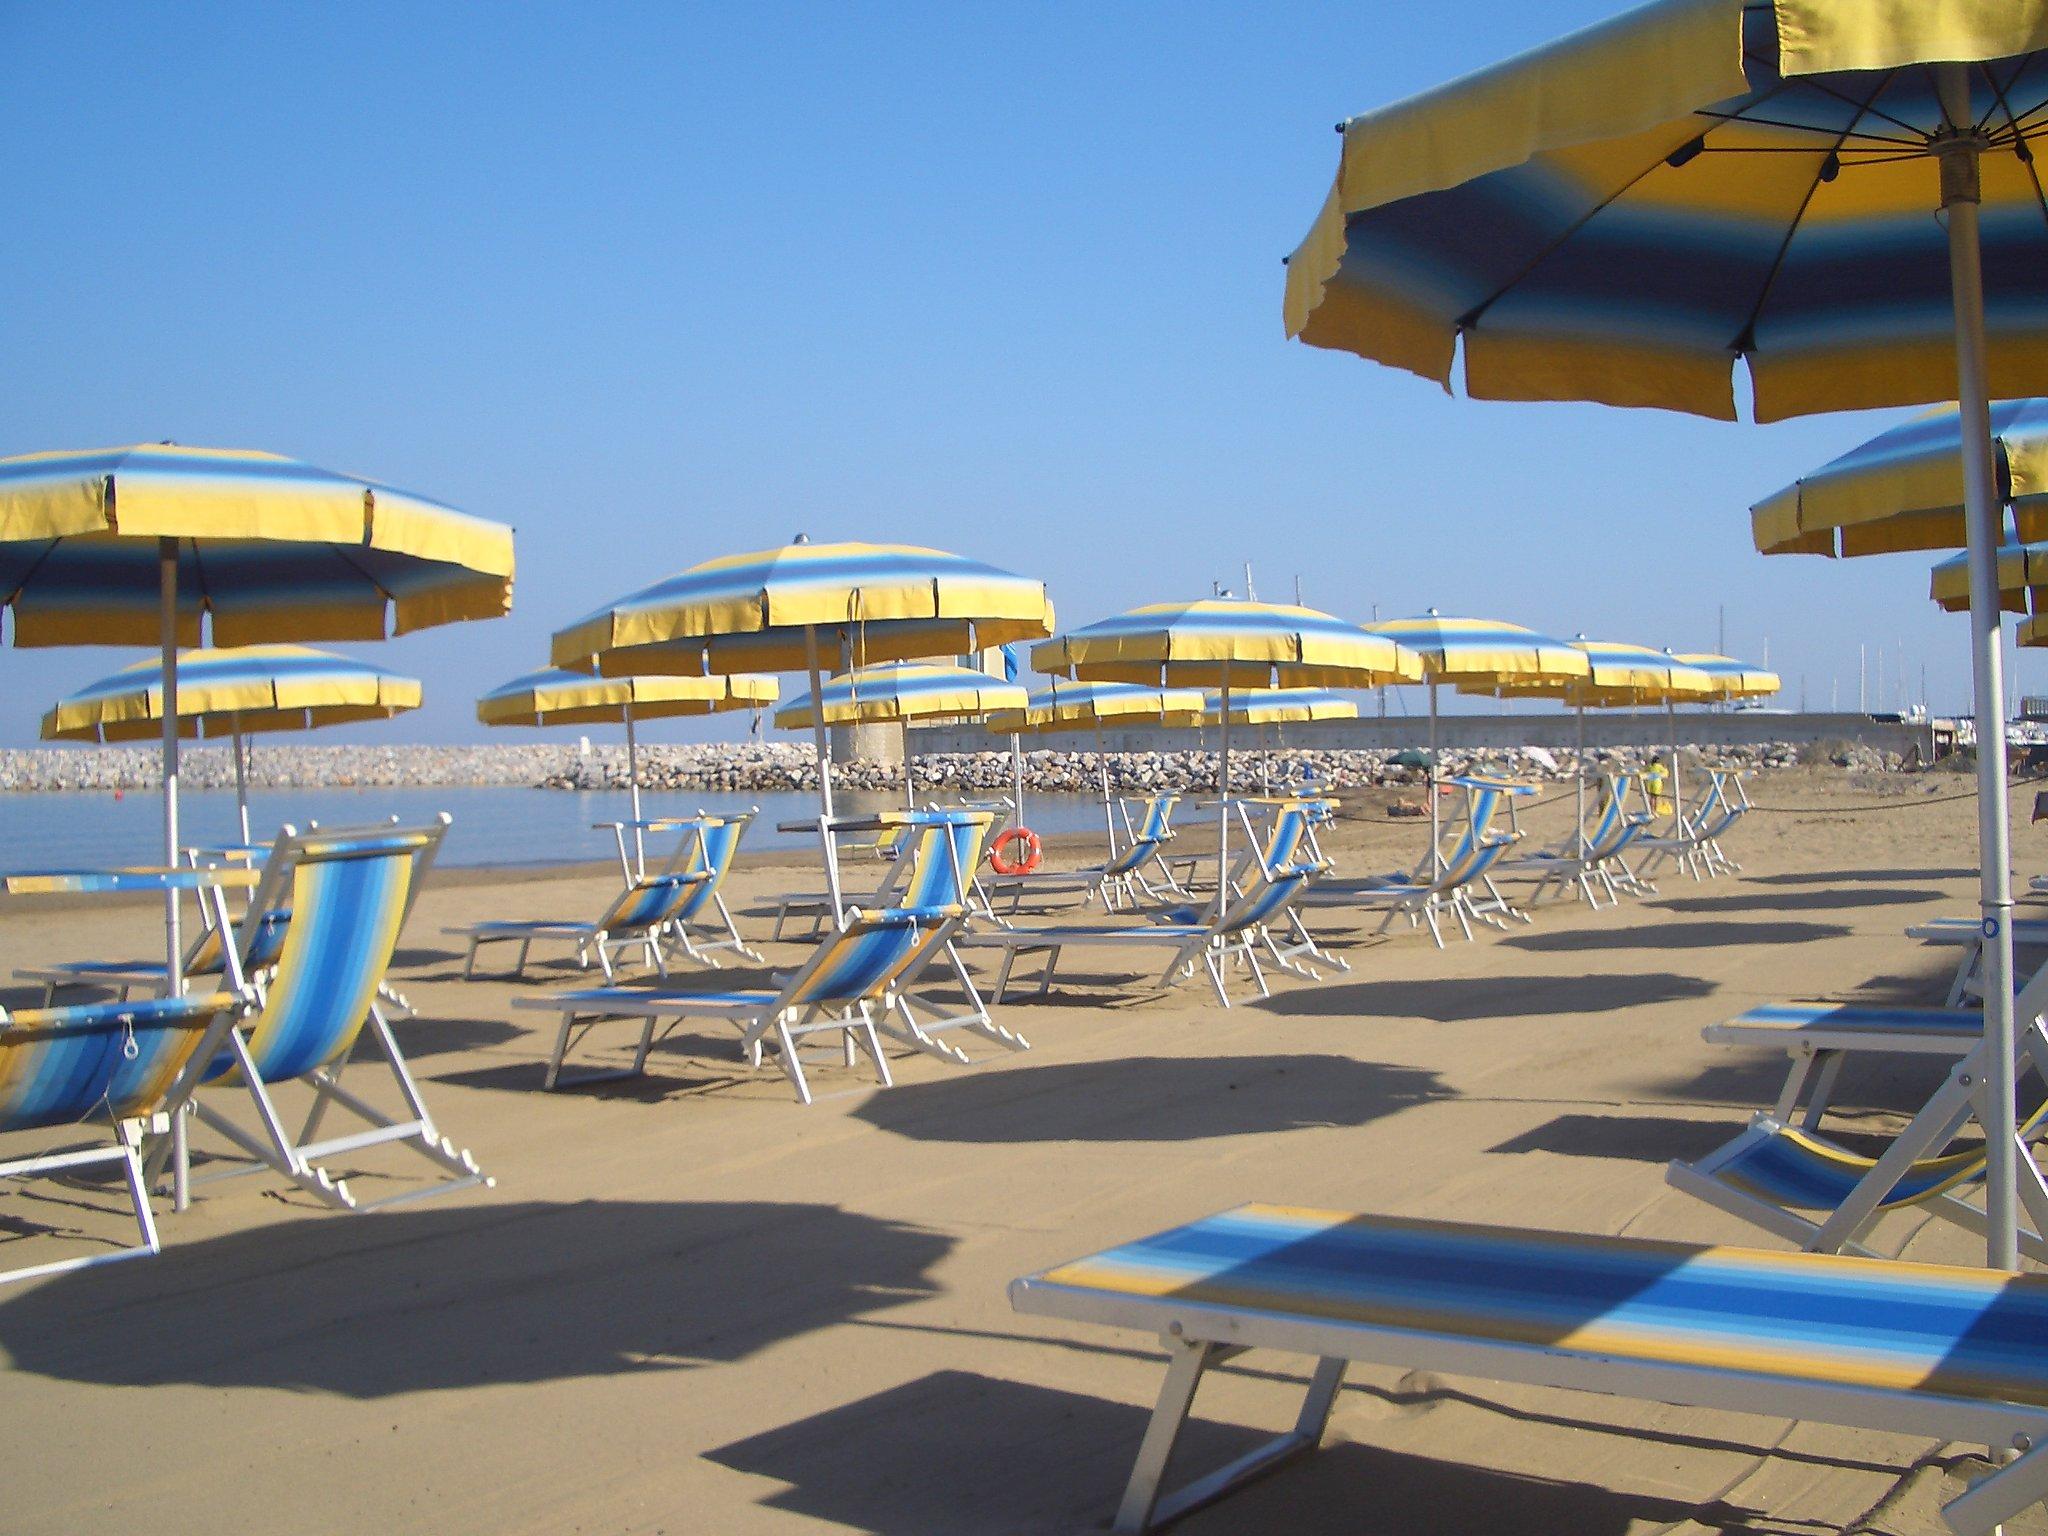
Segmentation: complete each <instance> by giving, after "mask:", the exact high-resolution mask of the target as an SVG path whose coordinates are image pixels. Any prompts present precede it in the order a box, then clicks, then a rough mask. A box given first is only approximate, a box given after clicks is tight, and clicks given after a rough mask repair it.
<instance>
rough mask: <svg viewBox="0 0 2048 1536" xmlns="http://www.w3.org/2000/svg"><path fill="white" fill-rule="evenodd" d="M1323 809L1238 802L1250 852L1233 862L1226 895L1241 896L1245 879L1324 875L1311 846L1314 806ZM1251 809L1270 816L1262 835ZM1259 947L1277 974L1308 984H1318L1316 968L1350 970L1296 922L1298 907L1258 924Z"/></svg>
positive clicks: (1298, 803)
mask: <svg viewBox="0 0 2048 1536" xmlns="http://www.w3.org/2000/svg"><path fill="white" fill-rule="evenodd" d="M1329 804H1330V802H1327V801H1322V802H1318V801H1315V800H1290V799H1260V800H1256V801H1247V802H1244V803H1241V804H1240V805H1239V807H1238V812H1239V820H1240V822H1241V823H1242V825H1243V826H1244V829H1245V832H1246V836H1247V841H1248V842H1249V844H1250V847H1251V850H1252V851H1251V852H1250V853H1249V854H1247V855H1245V856H1244V857H1243V858H1241V859H1239V860H1238V862H1237V865H1236V867H1235V868H1234V869H1233V870H1232V872H1231V879H1230V891H1231V894H1232V895H1233V896H1240V895H1242V894H1244V891H1245V889H1246V887H1247V882H1248V880H1249V879H1251V878H1254V877H1256V878H1262V879H1267V880H1271V879H1274V878H1276V877H1278V876H1282V875H1285V874H1286V873H1287V872H1288V871H1290V870H1293V869H1297V868H1302V867H1306V866H1313V868H1314V872H1315V876H1316V878H1318V879H1320V878H1321V877H1322V876H1324V875H1326V874H1328V873H1329V869H1330V864H1329V860H1327V859H1325V858H1324V857H1323V851H1322V849H1321V847H1320V846H1318V844H1317V842H1316V835H1315V828H1316V823H1317V820H1318V818H1319V806H1326V805H1329ZM1254 809H1257V810H1262V811H1265V812H1269V813H1270V815H1269V816H1268V818H1267V824H1266V827H1265V830H1264V833H1263V835H1261V833H1260V830H1259V829H1258V827H1257V826H1256V825H1255V824H1254V822H1253V819H1252V812H1253V810H1254ZM1321 819H1322V820H1324V821H1327V820H1328V819H1329V818H1328V815H1327V814H1322V815H1321ZM1259 942H1260V947H1261V948H1262V949H1263V950H1264V951H1265V953H1266V955H1267V957H1268V958H1269V959H1270V960H1272V962H1273V963H1274V964H1275V965H1276V966H1278V967H1279V968H1280V969H1281V970H1284V971H1292V972H1294V974H1296V975H1297V976H1304V977H1306V978H1307V979H1308V980H1310V981H1320V980H1322V973H1321V972H1319V971H1318V970H1316V968H1315V967H1316V966H1318V965H1323V966H1328V967H1329V968H1330V969H1331V970H1333V971H1348V970H1350V969H1351V963H1350V962H1349V961H1348V960H1345V959H1343V958H1342V957H1341V956H1339V955H1334V954H1332V953H1331V952H1330V951H1329V950H1327V949H1325V948H1324V947H1323V946H1322V945H1321V944H1319V943H1318V942H1317V941H1316V939H1315V936H1314V935H1313V934H1311V933H1310V932H1309V930H1308V925H1307V924H1306V923H1305V922H1303V921H1302V917H1301V906H1300V903H1299V902H1291V903H1289V904H1288V905H1286V906H1284V907H1282V908H1281V909H1280V910H1279V911H1278V913H1276V914H1275V917H1274V920H1272V921H1269V922H1266V923H1263V924H1261V925H1260V929H1259Z"/></svg>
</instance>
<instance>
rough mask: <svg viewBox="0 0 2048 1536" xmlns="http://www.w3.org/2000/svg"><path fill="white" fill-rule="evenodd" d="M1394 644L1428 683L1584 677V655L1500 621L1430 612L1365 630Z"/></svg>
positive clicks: (1544, 636) (1574, 648)
mask: <svg viewBox="0 0 2048 1536" xmlns="http://www.w3.org/2000/svg"><path fill="white" fill-rule="evenodd" d="M1365 627H1366V628H1367V629H1368V630H1369V631H1370V632H1371V633H1373V634H1375V635H1385V636H1387V637H1388V638H1389V639H1392V640H1397V641H1399V642H1400V643H1401V644H1402V645H1404V646H1406V647H1407V648H1408V649H1409V650H1411V651H1413V652H1415V654H1416V655H1418V656H1420V657H1421V658H1422V672H1423V676H1424V677H1425V678H1426V679H1427V680H1428V681H1430V682H1433V683H1434V682H1448V683H1455V682H1457V681H1459V680H1461V679H1473V678H1499V679H1502V680H1512V679H1516V678H1531V679H1538V680H1542V679H1551V680H1558V681H1567V680H1570V679H1572V678H1583V677H1585V676H1586V674H1587V672H1588V670H1589V668H1590V664H1589V663H1588V662H1587V660H1586V653H1585V652H1584V651H1582V650H1580V649H1578V648H1577V647H1576V646H1572V645H1567V644H1566V643H1565V642H1564V641H1562V640H1553V639H1551V638H1550V636H1548V635H1540V634H1538V633H1537V632H1536V631H1535V630H1533V629H1524V628H1523V627H1522V626H1521V625H1519V624H1505V623H1502V622H1501V621H1499V620H1498V619H1458V618H1446V617H1445V616H1444V615H1442V614H1440V613H1438V612H1437V611H1436V610H1435V609H1434V608H1432V609H1430V611H1429V612H1428V613H1426V614H1423V615H1421V616H1420V617H1417V618H1412V619H1386V620H1382V621H1381V622H1379V623H1377V624H1368V625H1366V626H1365Z"/></svg>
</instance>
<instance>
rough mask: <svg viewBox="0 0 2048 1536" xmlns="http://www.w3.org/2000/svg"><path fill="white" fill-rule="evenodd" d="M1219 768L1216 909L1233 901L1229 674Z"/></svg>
mask: <svg viewBox="0 0 2048 1536" xmlns="http://www.w3.org/2000/svg"><path fill="white" fill-rule="evenodd" d="M1219 757H1220V762H1219V764H1218V766H1217V769H1216V803H1217V805H1218V806H1219V807H1220V810H1219V811H1218V814H1217V819H1216V910H1217V911H1218V912H1221V911H1222V910H1223V909H1224V907H1226V906H1227V905H1229V902H1230V671H1229V669H1228V668H1225V669H1224V673H1223V750H1222V751H1221V753H1220V754H1219Z"/></svg>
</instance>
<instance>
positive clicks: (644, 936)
mask: <svg viewBox="0 0 2048 1536" xmlns="http://www.w3.org/2000/svg"><path fill="white" fill-rule="evenodd" d="M709 880H710V875H709V874H708V872H705V871H701V870H700V871H694V872H687V873H685V872H681V871H672V872H665V873H662V874H656V875H643V876H641V877H640V878H639V879H637V880H634V881H633V882H632V883H631V884H629V885H628V886H627V887H626V888H625V889H624V890H622V891H620V892H619V894H618V895H616V896H614V897H613V898H612V899H611V902H610V903H609V904H608V905H607V906H606V907H605V909H604V911H602V912H600V913H599V914H598V915H597V917H596V919H595V920H594V921H590V922H578V921H575V920H573V919H565V918H495V919H491V920H489V921H486V922H481V923H469V924H466V925H464V926H462V927H459V928H443V929H442V930H441V931H442V932H443V933H445V934H447V935H449V936H450V937H451V938H460V939H467V940H469V953H468V954H467V955H466V956H464V957H463V962H462V978H463V980H465V981H470V980H473V979H475V976H476V957H477V951H478V950H480V949H482V948H483V947H484V946H485V945H486V944H517V945H518V946H519V959H518V961H517V963H516V964H514V965H513V967H512V970H511V973H510V974H511V975H513V976H515V977H522V976H524V975H525V974H526V962H527V959H528V957H529V956H530V955H531V954H532V952H533V946H534V945H535V944H539V943H553V944H567V945H569V946H570V947H571V948H572V949H573V950H574V952H575V956H576V964H577V965H578V966H581V967H583V968H585V969H588V968H589V965H590V962H591V960H592V958H593V957H594V958H595V959H596V961H597V966H598V969H599V970H601V971H602V972H604V978H605V980H606V981H610V980H612V979H613V976H614V974H615V971H614V967H613V960H612V956H613V954H614V953H615V952H616V951H618V950H622V949H635V948H637V949H638V950H640V952H641V953H642V954H643V955H644V956H645V957H646V959H647V963H648V965H649V966H651V967H652V968H653V969H654V970H656V971H658V972H659V973H660V974H662V975H663V976H666V975H667V974H668V959H667V956H666V954H665V953H664V951H663V948H662V935H663V933H664V931H665V930H666V929H667V928H668V925H669V923H670V921H671V920H672V919H673V918H674V917H675V915H676V913H677V912H678V911H680V910H681V909H682V906H683V904H684V903H685V902H687V901H688V900H689V899H690V897H691V895H692V894H693V893H694V892H695V891H696V890H697V888H698V887H700V886H703V885H706V884H708V883H709Z"/></svg>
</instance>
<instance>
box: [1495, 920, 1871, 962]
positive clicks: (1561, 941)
mask: <svg viewBox="0 0 2048 1536" xmlns="http://www.w3.org/2000/svg"><path fill="white" fill-rule="evenodd" d="M1852 931H1853V930H1851V929H1848V928H1845V927H1843V926H1842V925H1841V924H1840V923H1802V922H1770V921H1764V920H1759V921H1756V922H1740V921H1731V920H1726V919H1724V920H1721V921H1717V922H1679V923H1656V924H1641V925H1638V926H1634V927H1629V928H1557V929H1549V930H1546V931H1543V932H1540V933H1516V934H1510V935H1509V936H1508V937H1506V938H1504V939H1502V940H1501V941H1500V942H1501V943H1502V944H1504V945H1506V946H1508V947H1509V948H1510V949H1526V950H1531V951H1534V952H1536V953H1539V954H1557V953H1572V952H1576V951H1579V950H1587V949H1720V948H1724V947H1726V946H1729V945H1735V944H1803V943H1805V942H1806V941H1807V940H1809V939H1839V938H1843V937H1845V936H1846V935H1848V934H1849V933H1850V932H1852Z"/></svg>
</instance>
